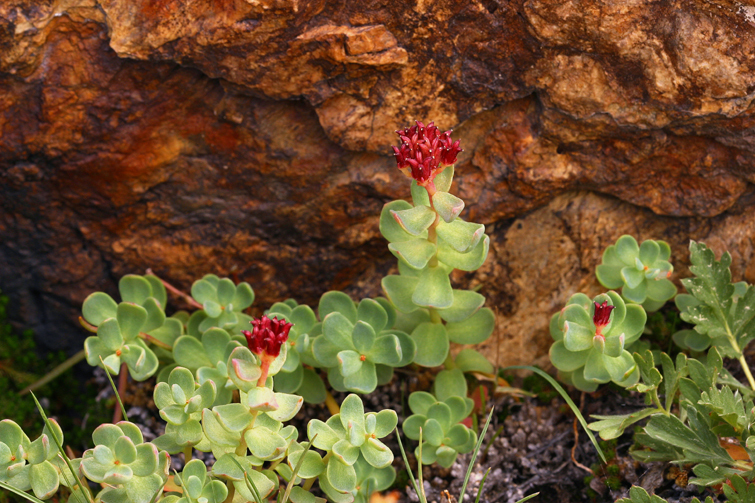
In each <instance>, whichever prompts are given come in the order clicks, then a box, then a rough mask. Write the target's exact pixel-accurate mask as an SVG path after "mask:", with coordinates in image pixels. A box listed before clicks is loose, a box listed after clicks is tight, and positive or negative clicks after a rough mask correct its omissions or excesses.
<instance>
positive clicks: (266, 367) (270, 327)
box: [241, 315, 293, 386]
mask: <svg viewBox="0 0 755 503" xmlns="http://www.w3.org/2000/svg"><path fill="white" fill-rule="evenodd" d="M251 324H252V325H253V326H254V328H253V329H252V331H251V332H250V331H249V330H242V331H241V333H242V334H244V337H246V344H247V346H248V347H249V350H250V351H251V352H252V353H254V354H255V355H257V357H258V358H259V359H260V371H261V373H260V378H259V379H258V380H257V386H264V385H265V382H266V381H267V375H268V373H269V372H270V364H271V363H272V362H273V360H275V359H276V358H277V357H278V355H280V353H281V346H282V345H283V344H284V343H285V342H286V341H287V340H288V333H289V331H290V330H291V327H292V326H293V324H291V323H288V322H287V321H286V320H279V319H277V318H275V317H273V318H272V319H270V318H268V317H267V316H264V315H263V316H262V317H261V318H259V319H255V320H252V321H251Z"/></svg>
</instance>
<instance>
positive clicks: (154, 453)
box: [81, 421, 170, 503]
mask: <svg viewBox="0 0 755 503" xmlns="http://www.w3.org/2000/svg"><path fill="white" fill-rule="evenodd" d="M92 440H93V441H94V444H95V447H94V449H89V450H87V451H86V452H84V455H83V456H82V458H81V471H82V472H83V473H84V475H85V476H86V477H87V478H88V479H89V480H92V481H94V482H97V483H99V484H106V487H105V489H103V490H102V491H101V492H100V493H99V495H98V496H97V498H98V500H99V501H102V502H104V503H122V502H124V501H130V502H134V503H149V502H150V501H152V498H153V497H154V495H155V494H156V493H157V491H158V490H159V489H160V488H161V487H162V486H163V483H164V482H165V480H166V479H167V477H168V470H169V468H170V456H169V455H168V453H167V452H165V451H160V450H159V449H158V448H157V446H155V444H153V443H150V442H144V437H143V436H142V432H141V430H139V428H138V427H137V426H136V425H135V424H133V423H130V422H128V421H121V422H120V423H118V424H103V425H100V426H98V427H97V428H96V429H95V430H94V432H93V433H92Z"/></svg>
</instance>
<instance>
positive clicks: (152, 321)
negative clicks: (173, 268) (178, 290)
mask: <svg viewBox="0 0 755 503" xmlns="http://www.w3.org/2000/svg"><path fill="white" fill-rule="evenodd" d="M118 290H119V293H120V296H121V302H120V303H118V302H116V301H115V300H113V298H112V297H110V296H109V295H108V294H106V293H103V292H96V293H93V294H92V295H90V296H89V297H87V298H86V299H85V300H84V305H83V307H82V315H83V318H84V320H85V321H86V323H87V324H88V326H90V327H94V329H95V330H96V333H97V335H96V336H92V337H88V338H87V340H86V341H85V343H84V347H85V349H86V355H87V361H88V362H89V364H90V365H100V366H101V365H104V367H105V368H106V369H107V370H108V371H109V372H110V373H112V374H118V372H119V371H120V367H121V364H122V363H125V364H126V365H127V367H128V370H129V373H130V374H131V377H133V378H134V379H135V380H137V381H143V380H145V379H147V378H149V377H151V376H152V375H154V374H155V372H156V371H157V369H158V366H159V363H160V360H163V361H168V362H170V361H171V360H175V350H176V348H175V346H176V344H177V343H178V341H179V340H180V339H181V338H182V336H184V335H185V334H187V335H190V336H192V337H193V338H194V339H196V340H197V341H198V340H199V339H200V338H201V337H202V335H203V334H204V333H206V332H208V331H210V330H212V329H219V330H222V331H223V332H225V333H227V334H232V335H234V336H237V337H239V336H240V335H241V329H243V328H247V326H248V322H249V321H250V320H251V319H252V318H251V317H250V316H248V315H246V314H244V313H243V312H241V311H242V310H243V309H246V308H247V307H249V306H250V305H251V304H252V302H253V301H254V292H253V291H252V288H251V287H250V286H249V284H248V283H240V284H239V285H234V283H233V282H232V281H231V280H230V279H228V278H224V279H220V278H218V277H217V276H215V275H213V274H208V275H206V276H204V277H203V278H202V279H200V280H197V281H195V282H194V284H193V285H192V296H193V297H194V300H195V301H196V302H197V303H199V304H201V305H202V306H203V308H202V309H199V310H197V311H195V312H194V313H192V314H191V315H189V313H186V312H183V311H180V312H178V313H176V314H175V315H173V316H171V317H166V315H165V305H166V302H167V294H166V291H165V287H164V286H163V284H162V282H161V281H160V279H159V278H157V277H155V276H152V275H147V276H138V275H135V274H129V275H126V276H124V277H123V278H121V280H120V281H119V283H118ZM215 335H217V331H216V332H215ZM239 340H240V341H242V342H243V337H240V338H239ZM183 344H184V348H183V349H182V350H183V352H184V355H186V353H187V351H186V349H187V345H186V343H185V342H184V343H183ZM195 346H196V345H195ZM191 349H196V347H192V348H191ZM196 358H200V357H196ZM100 359H102V362H101V361H100ZM211 360H212V359H210V360H208V361H209V364H208V365H210V366H213V367H214V366H215V364H216V363H217V362H218V361H220V360H216V361H214V362H213V361H211ZM225 360H226V359H225V358H223V359H222V361H225ZM185 366H187V367H190V368H191V365H185ZM196 368H198V367H196ZM170 370H172V367H170V368H168V370H167V372H169V371H170ZM166 375H167V374H166ZM220 394H221V395H223V396H225V395H226V394H227V393H223V392H220Z"/></svg>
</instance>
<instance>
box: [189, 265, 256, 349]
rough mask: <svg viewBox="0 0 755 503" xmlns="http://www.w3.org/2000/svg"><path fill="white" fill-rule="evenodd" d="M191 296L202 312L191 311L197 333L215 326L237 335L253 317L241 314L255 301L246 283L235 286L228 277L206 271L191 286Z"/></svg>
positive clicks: (252, 292) (252, 291) (250, 288)
mask: <svg viewBox="0 0 755 503" xmlns="http://www.w3.org/2000/svg"><path fill="white" fill-rule="evenodd" d="M191 296H192V297H193V298H194V300H196V301H197V302H198V303H199V304H201V305H202V311H197V312H196V313H194V314H193V315H192V320H191V321H193V322H194V323H198V325H197V327H196V328H197V330H198V331H199V332H200V333H203V332H205V331H206V330H209V329H210V328H212V327H218V328H222V329H224V330H227V331H228V332H230V333H231V334H233V335H237V334H240V330H241V329H243V328H246V327H247V326H248V323H249V322H250V321H251V320H252V317H251V316H248V315H247V314H244V313H243V310H244V309H246V308H247V307H249V306H251V305H252V303H253V302H254V290H252V287H251V286H250V285H249V283H246V282H242V283H239V284H238V285H235V284H234V283H233V281H231V280H230V279H228V278H223V279H220V278H219V277H218V276H216V275H214V274H206V275H205V276H203V277H202V279H199V280H197V281H195V282H194V284H193V285H191Z"/></svg>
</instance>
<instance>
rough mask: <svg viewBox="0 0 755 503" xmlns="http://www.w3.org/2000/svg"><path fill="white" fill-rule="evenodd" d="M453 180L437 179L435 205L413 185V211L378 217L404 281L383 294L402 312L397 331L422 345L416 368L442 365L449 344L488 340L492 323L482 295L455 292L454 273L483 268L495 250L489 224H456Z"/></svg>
mask: <svg viewBox="0 0 755 503" xmlns="http://www.w3.org/2000/svg"><path fill="white" fill-rule="evenodd" d="M452 180H453V166H449V167H446V168H445V169H444V170H443V171H442V172H441V173H440V174H439V175H438V176H437V177H436V179H435V186H436V187H437V189H438V191H437V192H435V194H434V195H433V196H432V204H431V200H430V196H429V194H428V192H427V190H426V189H425V188H424V187H421V186H419V185H417V183H416V182H415V181H413V182H412V186H411V192H412V203H413V204H410V203H408V202H407V201H403V200H398V201H392V202H390V203H388V204H386V205H385V206H384V207H383V211H382V213H381V215H380V232H381V233H382V234H383V236H384V237H385V238H386V239H387V240H388V241H389V243H390V244H389V245H388V248H389V249H390V250H391V252H392V253H393V254H394V255H395V256H396V257H397V258H398V260H399V274H398V275H389V276H386V277H385V278H383V280H382V287H383V290H384V291H385V293H386V296H387V297H388V299H389V300H390V301H391V303H392V304H393V305H394V306H396V309H397V310H398V311H399V313H400V315H399V319H398V320H397V328H400V329H402V330H404V331H406V332H407V333H409V334H410V336H411V338H412V339H413V340H414V342H415V343H416V345H417V354H416V356H415V358H414V363H417V364H418V365H422V366H427V367H434V366H438V365H440V364H441V363H443V361H444V360H445V359H446V357H447V356H448V350H449V341H450V342H457V343H460V344H477V343H480V342H482V341H484V340H485V339H487V338H488V337H489V336H490V334H491V333H492V331H493V326H494V322H495V317H494V315H493V312H492V311H491V310H490V309H487V308H482V305H483V304H484V303H485V298H484V297H483V296H482V295H480V294H478V293H477V292H473V291H470V290H459V289H454V288H453V287H452V286H451V281H450V279H449V274H450V273H451V272H452V271H453V270H454V269H460V270H462V271H475V270H476V269H478V268H479V267H480V266H481V265H482V264H483V263H484V262H485V259H486V258H487V255H488V248H489V245H490V238H489V237H488V236H487V235H486V234H485V226H484V225H482V224H475V223H471V222H465V221H464V220H462V219H461V218H459V213H461V211H462V210H463V209H464V202H463V201H462V200H461V199H459V198H457V197H456V196H453V195H452V194H450V193H449V192H448V189H449V188H450V187H451V182H452ZM434 316H439V317H440V318H441V319H442V320H443V321H445V322H446V323H445V324H443V323H438V322H437V321H438V320H437V318H436V319H434Z"/></svg>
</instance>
